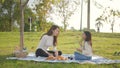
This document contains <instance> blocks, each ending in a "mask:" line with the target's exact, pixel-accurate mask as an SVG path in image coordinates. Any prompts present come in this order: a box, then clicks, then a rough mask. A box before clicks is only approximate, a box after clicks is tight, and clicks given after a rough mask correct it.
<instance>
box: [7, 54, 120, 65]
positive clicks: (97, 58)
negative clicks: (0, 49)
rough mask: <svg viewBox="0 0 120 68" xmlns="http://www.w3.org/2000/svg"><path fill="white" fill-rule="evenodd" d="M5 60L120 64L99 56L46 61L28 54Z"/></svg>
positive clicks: (71, 55) (43, 58)
mask: <svg viewBox="0 0 120 68" xmlns="http://www.w3.org/2000/svg"><path fill="white" fill-rule="evenodd" d="M62 56H64V57H66V58H67V57H74V55H73V54H63V55H62ZM7 59H11V60H13V59H16V60H27V61H36V62H50V63H79V64H85V63H90V64H112V63H120V60H111V59H107V58H104V57H101V56H97V55H95V56H92V59H91V60H79V61H78V60H75V59H74V58H73V59H72V60H70V59H68V60H46V57H35V54H34V53H29V54H28V56H27V57H26V58H17V57H8V58H7Z"/></svg>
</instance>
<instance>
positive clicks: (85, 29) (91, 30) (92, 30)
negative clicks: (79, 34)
mask: <svg viewBox="0 0 120 68" xmlns="http://www.w3.org/2000/svg"><path fill="white" fill-rule="evenodd" d="M82 31H90V32H96V31H95V29H90V30H88V29H87V28H84V29H83V30H82Z"/></svg>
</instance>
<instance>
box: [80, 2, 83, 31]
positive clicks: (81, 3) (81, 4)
mask: <svg viewBox="0 0 120 68" xmlns="http://www.w3.org/2000/svg"><path fill="white" fill-rule="evenodd" d="M82 16H83V0H81V16H80V17H81V19H80V31H82Z"/></svg>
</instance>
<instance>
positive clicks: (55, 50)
mask: <svg viewBox="0 0 120 68" xmlns="http://www.w3.org/2000/svg"><path fill="white" fill-rule="evenodd" d="M53 51H54V52H55V56H58V51H57V47H56V46H53Z"/></svg>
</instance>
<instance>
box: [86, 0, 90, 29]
mask: <svg viewBox="0 0 120 68" xmlns="http://www.w3.org/2000/svg"><path fill="white" fill-rule="evenodd" d="M87 13H88V16H87V29H88V30H90V0H88V10H87Z"/></svg>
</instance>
